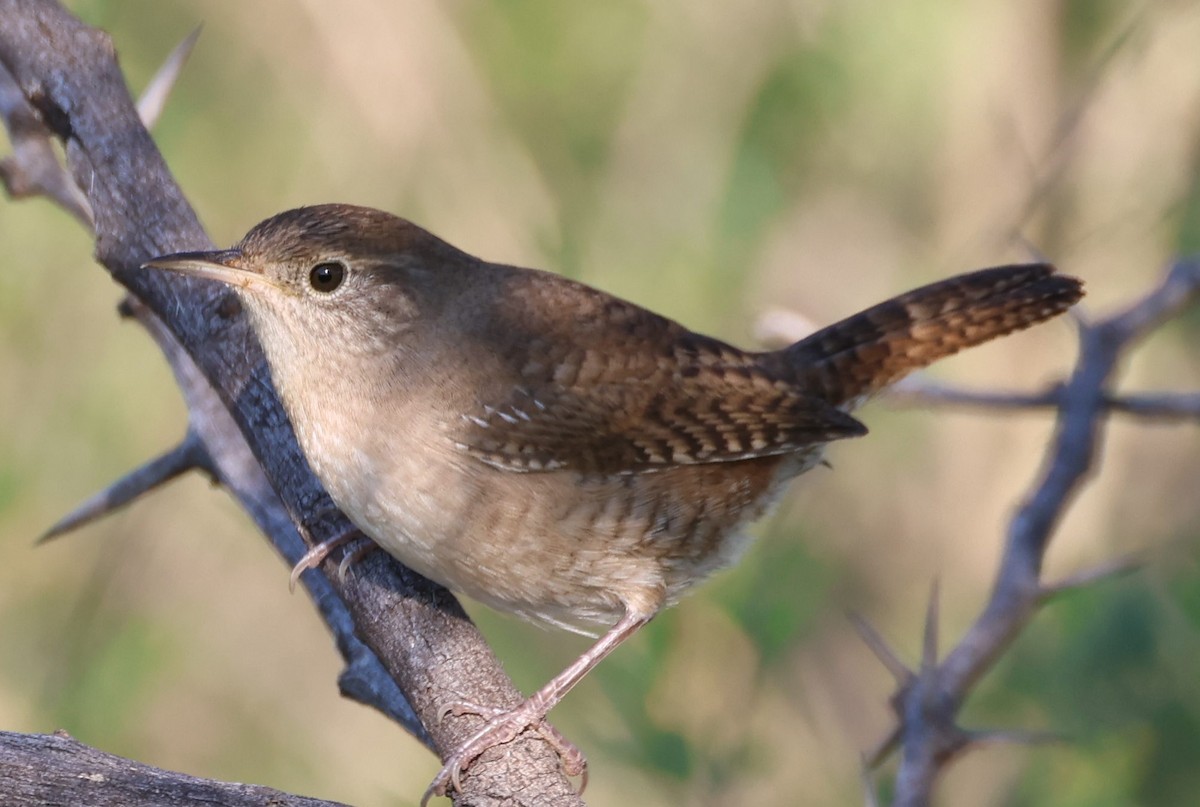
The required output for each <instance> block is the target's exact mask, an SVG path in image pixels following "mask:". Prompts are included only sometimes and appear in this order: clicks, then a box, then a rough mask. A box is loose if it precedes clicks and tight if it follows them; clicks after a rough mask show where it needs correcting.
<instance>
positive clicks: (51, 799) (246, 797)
mask: <svg viewBox="0 0 1200 807" xmlns="http://www.w3.org/2000/svg"><path fill="white" fill-rule="evenodd" d="M0 781H2V782H3V783H4V786H3V794H4V804H5V805H7V807H46V805H48V804H86V805H88V807H189V806H190V805H196V804H214V805H221V807H262V805H264V804H269V805H272V807H345V805H339V804H338V803H337V802H332V801H321V800H320V799H307V798H303V797H301V796H293V795H291V794H289V793H283V792H281V791H278V790H273V789H271V788H269V787H258V786H255V785H240V784H229V783H226V782H216V781H213V780H211V779H199V778H197V777H195V776H188V775H187V774H182V773H175V772H174V771H164V770H162V769H160V768H154V767H151V766H149V765H143V764H142V763H140V762H134V761H132V760H128V759H123V758H122V757H118V756H113V755H112V754H106V753H104V752H103V751H97V750H96V749H95V748H91V747H90V746H87V745H84V744H83V743H81V742H78V741H77V740H75V739H73V738H71V737H69V736H67V735H66V734H61V733H60V734H13V733H11V732H7V731H0Z"/></svg>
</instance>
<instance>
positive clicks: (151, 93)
mask: <svg viewBox="0 0 1200 807" xmlns="http://www.w3.org/2000/svg"><path fill="white" fill-rule="evenodd" d="M201 27H202V26H196V28H195V30H193V31H192V32H191V33H190V34H188V35H187V36H185V37H184V38H183V41H182V42H180V43H179V44H178V45H176V46H175V49H174V50H173V51H171V53H170V54H169V55H168V56H167V58H166V60H165V61H164V62H163V63H162V67H160V68H158V72H157V73H155V74H154V78H152V79H150V83H149V84H147V85H146V89H145V90H143V91H142V97H141V98H139V99H138V103H137V110H138V117H139V118H141V119H142V125H143V126H145V127H146V128H147V129H153V128H154V124H156V123H158V118H159V116H160V115H162V111H163V108H164V107H166V105H167V99H168V98H169V97H170V96H171V90H173V89H175V82H176V81H177V80H178V79H179V75H180V73H182V72H183V66H184V65H185V64H186V63H187V60H188V57H189V56H191V55H192V48H194V47H195V46H196V40H197V39H199V38H200V28H201Z"/></svg>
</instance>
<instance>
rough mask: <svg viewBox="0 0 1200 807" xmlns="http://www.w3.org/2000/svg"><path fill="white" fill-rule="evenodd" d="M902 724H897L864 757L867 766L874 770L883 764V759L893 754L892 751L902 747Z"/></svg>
mask: <svg viewBox="0 0 1200 807" xmlns="http://www.w3.org/2000/svg"><path fill="white" fill-rule="evenodd" d="M900 732H901V728H900V726H895V727H894V728H893V729H892V730H891V731H890V732H888V735H887V736H886V737H884V738H883V739H882V740H880V741H879V742H877V743H876V744H875V747H874V748H872V749H871V751H870V752H869V753H867V754H866V756H865V757H863V760H864V762H865V763H866V764H867V766H868V767H869V768H870V769H871V770H874V769H875V768H878V767H879V766H880V765H882V764H883V761H884V760H885V759H887V758H888V757H889V756H891V753H892V752H893V751H895V750H896V749H897V748H899V747H900Z"/></svg>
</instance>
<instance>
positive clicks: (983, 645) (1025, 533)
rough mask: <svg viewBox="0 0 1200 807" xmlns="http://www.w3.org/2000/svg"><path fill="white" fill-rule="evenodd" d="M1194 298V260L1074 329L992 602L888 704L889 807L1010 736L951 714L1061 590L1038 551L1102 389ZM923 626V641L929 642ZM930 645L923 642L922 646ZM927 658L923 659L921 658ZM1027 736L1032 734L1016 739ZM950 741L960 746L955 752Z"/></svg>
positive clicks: (1084, 469) (1071, 489) (1079, 477)
mask: <svg viewBox="0 0 1200 807" xmlns="http://www.w3.org/2000/svg"><path fill="white" fill-rule="evenodd" d="M1198 299H1200V262H1198V261H1194V260H1189V261H1180V262H1179V263H1177V264H1176V265H1175V266H1173V267H1172V268H1171V270H1170V271H1169V272H1168V274H1167V277H1166V278H1165V280H1164V281H1163V282H1162V283H1161V284H1160V285H1159V286H1158V288H1156V289H1154V290H1153V291H1152V292H1150V293H1149V294H1148V295H1146V296H1145V297H1144V298H1143V299H1141V300H1139V301H1138V302H1136V303H1135V304H1133V305H1131V306H1130V307H1129V308H1127V309H1126V310H1125V311H1122V312H1120V313H1118V314H1116V315H1114V316H1112V317H1110V318H1108V319H1106V320H1104V321H1102V322H1100V323H1097V324H1095V325H1089V326H1084V327H1083V328H1082V329H1081V332H1080V333H1081V351H1080V357H1079V361H1078V363H1077V365H1076V368H1075V371H1074V372H1073V373H1072V375H1071V378H1070V380H1069V381H1068V382H1067V383H1066V384H1065V385H1063V387H1062V390H1061V392H1060V393H1059V398H1060V400H1059V406H1060V409H1059V416H1058V423H1057V427H1056V432H1055V436H1054V441H1053V443H1052V445H1051V447H1050V449H1049V450H1048V452H1047V456H1046V464H1045V468H1044V470H1043V472H1042V474H1041V477H1040V480H1039V481H1038V482H1037V484H1036V485H1035V486H1034V487H1033V489H1032V490H1031V491H1030V493H1029V495H1028V496H1027V497H1026V500H1025V503H1024V504H1023V505H1022V506H1021V508H1020V510H1019V511H1018V513H1017V514H1016V516H1014V518H1013V520H1012V522H1011V524H1010V525H1009V530H1008V536H1007V542H1006V546H1005V551H1004V556H1003V559H1002V561H1001V565H1000V568H999V570H998V572H997V576H996V581H995V584H994V586H993V589H992V594H991V597H990V599H989V600H988V602H987V604H986V606H985V607H984V609H983V612H982V613H981V614H980V615H979V617H978V618H977V619H976V620H975V622H974V623H973V624H972V625H971V626H970V628H969V629H968V630H967V632H966V634H965V635H964V636H963V638H962V639H961V640H960V641H959V642H958V644H957V645H956V646H955V647H954V648H953V649H952V650H951V651H950V653H949V654H948V655H947V656H946V658H945V660H944V661H942V662H941V663H940V664H935V665H933V666H930V667H927V666H926V665H925V664H924V663H923V664H922V669H921V671H920V672H919V673H918V674H917V676H916V680H915V681H913V682H912V684H911V685H910V686H906V687H902V688H901V689H900V691H898V692H897V694H896V696H895V698H896V700H897V701H898V702H899V703H898V705H897V712H898V713H899V714H900V715H901V716H902V717H901V725H900V728H899V730H900V734H901V744H902V746H903V749H904V750H903V755H902V758H901V762H900V769H899V771H898V773H897V778H896V793H895V801H894V803H895V804H897V805H921V804H928V803H929V799H930V796H931V794H932V790H933V785H934V781H935V779H936V777H937V773H938V771H939V770H940V769H941V767H942V766H944V765H945V764H946V763H947V761H948V760H949V759H950V758H952V757H953V756H954V754H956V753H957V752H958V751H959V750H961V749H962V748H963V747H966V745H968V744H969V743H971V742H976V741H979V740H981V739H995V738H997V737H999V736H1007V737H1009V738H1011V737H1013V736H1015V735H1013V734H1012V733H1011V732H1010V733H1007V734H1006V733H1004V732H1000V733H997V732H975V733H966V732H963V731H962V730H961V729H958V728H957V726H956V724H955V722H954V721H955V718H956V716H957V713H958V711H959V709H960V707H961V705H962V703H963V700H964V699H965V698H966V696H967V694H968V693H969V692H970V691H971V690H972V689H973V687H974V686H975V684H976V683H978V681H979V679H980V678H981V677H982V676H983V674H984V673H985V672H986V671H987V670H989V669H990V668H991V667H992V665H994V664H995V662H996V660H997V659H998V658H999V657H1000V655H1001V654H1002V653H1003V652H1004V651H1005V650H1006V649H1007V648H1008V646H1009V645H1010V644H1011V643H1012V641H1013V639H1014V638H1015V637H1016V636H1017V635H1018V633H1019V632H1020V631H1021V630H1022V629H1023V628H1024V626H1025V625H1026V624H1027V623H1028V622H1029V620H1030V619H1032V617H1033V615H1034V614H1035V613H1036V611H1037V609H1038V607H1039V606H1040V605H1041V604H1042V603H1043V602H1045V601H1046V599H1047V597H1048V596H1049V595H1050V594H1053V593H1055V592H1058V591H1061V590H1062V589H1063V588H1064V584H1063V583H1059V584H1056V585H1051V586H1046V585H1043V584H1042V582H1041V580H1040V577H1041V568H1042V560H1043V558H1044V557H1045V553H1046V547H1047V545H1048V543H1049V541H1050V538H1051V536H1052V535H1053V533H1054V530H1055V528H1056V527H1057V525H1058V522H1059V521H1060V520H1061V518H1062V516H1063V514H1064V513H1065V511H1066V509H1067V507H1068V506H1069V505H1070V503H1071V502H1072V501H1073V499H1074V497H1075V494H1076V493H1078V491H1079V489H1080V487H1081V486H1082V484H1083V482H1084V481H1085V480H1086V479H1087V478H1088V476H1089V475H1090V474H1091V472H1092V470H1093V466H1094V461H1095V457H1096V454H1097V451H1098V448H1099V445H1100V442H1101V439H1102V436H1103V426H1104V423H1105V415H1106V413H1107V412H1108V411H1110V408H1109V407H1108V406H1107V404H1106V399H1107V393H1106V389H1107V387H1108V385H1109V383H1110V380H1111V378H1112V375H1113V373H1114V372H1115V370H1116V367H1117V365H1118V363H1119V361H1120V359H1121V357H1122V356H1123V355H1124V354H1125V353H1126V352H1127V351H1128V350H1129V349H1130V348H1132V347H1133V346H1134V345H1135V344H1136V343H1137V342H1138V341H1139V340H1140V339H1141V338H1142V337H1144V336H1145V335H1147V334H1148V333H1149V332H1151V331H1152V330H1153V329H1154V328H1155V327H1157V326H1158V325H1160V324H1161V323H1163V322H1165V321H1166V320H1168V319H1169V318H1171V317H1172V316H1174V315H1175V314H1177V313H1178V312H1180V311H1182V310H1183V309H1184V308H1185V307H1187V306H1189V305H1191V304H1193V303H1195V302H1196V301H1197V300H1198ZM1129 563H1130V562H1129V560H1128V559H1121V560H1119V561H1115V562H1113V563H1111V564H1106V565H1105V566H1104V567H1102V568H1101V569H1099V570H1093V571H1092V572H1089V573H1084V574H1082V575H1078V576H1076V577H1074V578H1071V579H1069V580H1068V581H1066V585H1078V584H1080V583H1081V582H1086V581H1088V580H1089V579H1097V578H1099V577H1102V576H1108V575H1111V574H1115V573H1119V572H1121V571H1124V570H1126V569H1127V568H1128V567H1129ZM928 631H929V627H928V623H927V627H926V635H927V636H928ZM927 644H928V640H927ZM926 655H927V656H928V652H927V653H926ZM1022 736H1025V737H1026V738H1027V737H1029V736H1031V735H1022ZM955 738H958V740H960V742H958V743H957V744H956V742H955Z"/></svg>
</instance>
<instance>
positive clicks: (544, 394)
mask: <svg viewBox="0 0 1200 807" xmlns="http://www.w3.org/2000/svg"><path fill="white" fill-rule="evenodd" d="M657 381H658V383H653V382H651V383H647V382H645V381H641V382H624V383H622V382H619V381H613V382H607V383H605V382H600V383H596V384H593V385H589V386H588V387H586V388H585V389H579V388H571V387H564V386H558V385H550V386H546V387H540V388H538V390H537V391H536V392H533V391H531V389H529V388H525V387H518V388H516V389H514V390H513V391H512V393H511V394H510V395H509V396H508V397H507V398H506V399H504V400H500V401H496V402H495V403H494V404H481V405H480V407H479V409H478V410H477V411H475V412H471V413H469V414H467V415H466V416H465V417H464V423H463V425H464V434H463V439H462V441H461V443H460V445H461V447H462V448H463V449H465V450H466V451H467V452H469V453H470V454H471V455H473V456H475V457H476V458H478V459H480V460H482V461H483V462H486V463H487V464H489V465H492V466H494V467H497V468H501V469H504V470H510V471H523V472H537V471H554V470H574V471H581V472H594V473H604V474H620V473H641V472H648V471H654V470H661V469H663V468H667V467H670V466H674V465H695V464H700V463H713V462H730V461H735V460H746V459H753V458H755V457H766V456H772V455H778V454H788V453H793V452H797V451H801V450H803V449H805V448H807V447H810V446H814V445H817V444H820V443H825V442H828V441H830V440H837V439H840V438H844V437H855V436H858V435H862V434H865V433H866V427H865V426H863V425H862V424H861V423H860V422H859V421H858V420H856V419H854V418H853V417H851V416H850V415H848V414H846V413H845V412H843V411H841V410H840V409H837V408H836V407H834V406H832V405H831V404H829V403H827V402H825V401H823V400H821V399H820V398H816V397H814V396H809V395H803V394H798V393H797V392H796V391H795V390H794V389H789V388H788V387H787V385H785V384H781V383H776V382H774V381H772V380H771V379H769V378H767V377H766V376H765V375H761V374H756V373H755V372H754V371H750V370H746V369H745V368H738V369H737V370H728V371H727V370H724V369H722V368H719V367H718V368H712V367H708V368H692V369H689V370H684V371H678V372H673V373H670V374H669V375H668V376H667V377H666V378H663V379H658V380H657Z"/></svg>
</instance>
